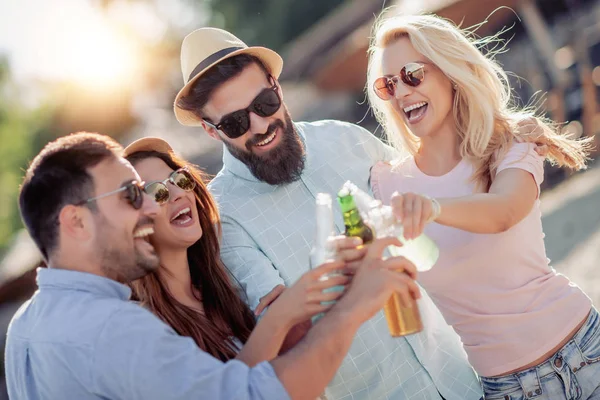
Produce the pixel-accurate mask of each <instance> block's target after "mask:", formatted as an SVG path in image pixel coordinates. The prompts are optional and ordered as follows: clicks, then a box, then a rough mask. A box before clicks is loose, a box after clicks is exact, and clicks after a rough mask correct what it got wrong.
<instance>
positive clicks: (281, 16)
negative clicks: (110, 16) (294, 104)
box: [96, 0, 348, 51]
mask: <svg viewBox="0 0 600 400" xmlns="http://www.w3.org/2000/svg"><path fill="white" fill-rule="evenodd" d="M139 1H145V2H151V3H154V4H155V5H158V6H160V5H162V6H164V4H163V3H166V2H170V3H171V4H172V2H173V1H174V0H96V3H97V4H98V5H100V6H101V7H104V8H105V9H108V8H110V7H111V6H112V5H113V4H115V3H125V2H128V3H135V2H139ZM178 1H180V2H181V3H185V4H186V5H191V6H192V7H194V8H195V9H197V10H200V11H203V12H204V11H207V12H208V13H209V14H210V17H209V18H208V21H209V24H210V25H212V26H216V27H220V28H223V29H227V30H230V31H232V32H234V33H235V34H236V36H238V37H240V38H241V39H242V40H243V41H245V42H246V43H251V44H252V45H262V46H266V47H270V48H272V49H274V50H278V51H281V50H282V48H283V47H284V46H285V45H286V44H287V43H288V42H289V41H291V40H293V39H295V38H296V37H298V35H300V34H301V33H303V32H304V31H305V30H306V29H308V28H310V27H311V26H312V25H313V24H314V23H315V22H316V21H318V20H319V19H321V18H322V17H324V16H325V15H327V14H328V13H329V12H331V11H333V10H334V9H336V8H337V7H338V6H339V5H341V4H342V3H344V1H348V0H319V1H315V0H310V1H298V0H178ZM158 8H161V7H158ZM199 23H201V22H200V21H195V22H194V27H199V26H201V25H198V24H199Z"/></svg>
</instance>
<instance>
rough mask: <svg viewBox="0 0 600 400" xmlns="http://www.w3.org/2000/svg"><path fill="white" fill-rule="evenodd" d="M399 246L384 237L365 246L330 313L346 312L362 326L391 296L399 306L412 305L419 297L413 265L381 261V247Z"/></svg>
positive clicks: (398, 260)
mask: <svg viewBox="0 0 600 400" xmlns="http://www.w3.org/2000/svg"><path fill="white" fill-rule="evenodd" d="M399 244H400V243H399V242H398V239H396V238H391V237H388V238H383V239H375V240H374V241H373V242H372V243H371V244H369V245H368V246H366V248H367V252H366V255H365V257H364V258H363V259H362V262H361V263H360V265H359V267H358V268H357V270H356V274H355V275H354V277H353V279H352V282H351V283H350V284H349V286H348V289H347V290H346V293H345V294H344V296H342V297H341V299H340V300H338V302H337V304H336V305H335V306H334V307H333V308H332V310H331V312H333V311H334V310H336V311H337V312H339V311H342V312H349V313H351V314H352V318H354V319H356V320H357V322H359V323H362V322H365V321H366V320H368V319H370V318H371V317H373V315H375V313H377V312H378V311H379V310H381V308H382V307H383V306H384V305H385V304H386V302H387V301H388V300H389V299H390V297H391V296H392V295H393V294H396V295H397V296H398V298H399V301H400V302H401V305H402V306H404V307H411V306H413V305H414V300H415V299H418V298H420V297H421V294H420V291H419V287H418V285H417V284H416V283H415V281H414V279H413V278H414V277H415V276H416V273H417V272H416V268H415V266H414V264H413V263H411V262H410V261H408V260H407V259H406V258H404V257H390V258H387V259H385V260H383V258H382V257H383V251H384V250H385V248H387V247H388V246H398V245H399ZM399 272H405V273H399Z"/></svg>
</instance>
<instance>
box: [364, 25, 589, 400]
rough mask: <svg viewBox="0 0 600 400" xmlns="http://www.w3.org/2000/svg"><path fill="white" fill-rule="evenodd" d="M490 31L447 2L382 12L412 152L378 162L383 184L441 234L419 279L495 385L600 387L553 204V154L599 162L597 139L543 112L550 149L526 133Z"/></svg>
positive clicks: (371, 89) (414, 223) (385, 53)
mask: <svg viewBox="0 0 600 400" xmlns="http://www.w3.org/2000/svg"><path fill="white" fill-rule="evenodd" d="M492 40H494V39H492ZM483 42H484V41H480V42H479V43H483ZM477 45H478V43H477V41H476V40H474V37H473V36H471V35H469V34H468V33H465V32H463V31H461V30H459V29H458V28H457V27H456V26H455V25H453V24H452V23H450V22H448V21H446V20H443V19H441V18H439V17H436V16H394V15H389V14H387V15H383V16H382V17H380V19H379V20H378V22H377V24H376V28H375V32H374V37H373V39H372V43H371V48H370V59H369V70H368V86H367V90H368V98H369V101H370V103H371V106H372V107H373V109H374V111H375V113H376V116H377V118H378V120H379V122H380V123H381V124H382V125H383V127H384V129H385V131H386V133H387V136H388V138H389V140H390V142H391V143H393V144H394V145H395V146H396V147H397V148H399V149H400V150H401V151H403V152H404V154H405V157H403V158H402V159H400V160H397V161H396V162H395V163H392V164H382V163H380V164H377V165H376V166H374V167H373V169H372V173H371V181H372V186H373V191H374V193H375V195H376V196H377V197H378V198H380V199H381V200H383V201H384V202H385V203H388V204H389V203H391V204H392V206H393V207H394V210H395V212H396V215H397V216H398V217H399V218H400V219H401V220H402V222H403V224H404V226H405V236H406V237H407V238H413V237H416V236H418V235H420V234H421V233H422V232H423V231H425V233H426V234H428V235H429V236H430V237H432V238H433V239H434V240H435V241H436V242H437V244H438V245H439V247H440V259H439V261H438V263H437V264H436V265H435V266H434V267H433V269H431V270H430V271H427V272H422V273H420V274H419V281H420V283H421V284H422V285H423V287H424V288H425V289H426V290H427V291H428V293H429V294H430V295H431V297H432V298H433V300H434V301H435V302H436V304H437V306H438V307H439V308H440V310H441V311H442V313H443V314H444V317H445V318H446V321H447V322H448V323H449V324H451V325H452V326H453V327H454V329H455V330H456V332H457V333H458V334H459V335H460V336H461V338H462V341H463V344H464V347H465V350H466V352H467V354H468V356H469V361H470V362H471V364H472V366H473V367H474V369H475V370H476V371H477V372H478V374H479V375H480V376H481V381H482V386H483V389H484V393H485V395H486V398H487V399H524V398H527V399H539V400H541V399H552V400H555V399H600V318H599V316H598V312H597V311H596V310H595V309H594V308H593V307H592V304H591V301H590V299H589V298H588V297H587V296H586V295H585V294H584V293H583V292H582V291H581V290H580V289H579V288H578V287H577V286H576V285H575V284H573V283H572V282H570V281H569V280H568V279H567V278H566V277H565V276H562V275H560V274H557V273H556V272H555V271H554V270H553V269H552V268H551V267H550V266H549V265H548V260H547V258H546V253H545V249H544V241H543V237H544V234H543V232H542V224H541V213H540V208H539V193H540V184H541V183H542V180H543V177H544V170H543V164H544V158H547V159H548V160H550V161H552V162H555V163H557V164H559V165H563V166H567V167H571V168H573V169H582V168H585V162H586V159H587V152H588V147H589V141H585V140H580V141H577V140H572V139H570V138H568V137H565V136H563V135H561V134H559V133H557V132H556V131H555V130H554V129H553V128H552V127H551V126H549V125H546V124H544V123H543V122H540V127H541V133H540V138H538V139H536V140H537V141H540V142H542V143H543V144H544V145H546V150H547V151H546V152H545V155H546V156H545V157H543V156H540V155H539V154H538V153H537V152H536V151H535V145H534V144H531V143H522V142H523V141H527V139H528V138H524V137H522V136H523V134H521V133H519V130H518V129H516V128H517V126H518V124H519V121H522V120H523V119H524V118H527V117H528V115H527V114H526V113H525V112H524V111H523V110H517V109H514V108H511V106H510V89H509V85H508V80H507V77H506V74H505V72H504V71H503V70H502V68H501V67H500V66H499V65H498V64H497V63H496V62H494V61H493V58H492V57H491V56H490V55H488V56H484V55H483V54H482V52H480V51H479V50H478V47H477ZM395 192H400V193H404V194H401V195H400V194H397V193H396V194H394V193H395ZM430 222H432V223H430ZM428 223H429V224H428Z"/></svg>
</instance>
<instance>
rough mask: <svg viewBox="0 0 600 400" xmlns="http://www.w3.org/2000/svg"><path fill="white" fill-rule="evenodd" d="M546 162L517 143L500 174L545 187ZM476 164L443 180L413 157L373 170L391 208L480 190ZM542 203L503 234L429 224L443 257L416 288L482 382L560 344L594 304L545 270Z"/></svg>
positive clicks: (429, 232)
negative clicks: (526, 176) (414, 197)
mask: <svg viewBox="0 0 600 400" xmlns="http://www.w3.org/2000/svg"><path fill="white" fill-rule="evenodd" d="M543 162H544V160H543V159H542V157H540V156H539V155H538V154H537V153H536V152H535V150H534V145H532V144H528V143H515V144H513V146H512V147H511V149H510V150H509V152H508V154H507V155H506V157H505V158H504V160H502V163H501V164H500V166H499V168H498V172H500V171H502V170H504V169H507V168H519V169H523V170H525V171H528V172H529V173H531V175H532V176H533V177H534V179H535V182H536V183H537V185H538V191H539V185H540V184H541V182H542V180H543V177H544V169H543ZM473 172H474V169H473V166H472V165H471V164H470V163H469V162H468V161H466V160H462V161H461V162H460V163H459V164H458V165H457V166H456V167H455V168H454V169H452V170H451V171H450V172H448V173H447V174H445V175H443V176H429V175H425V174H424V173H423V172H421V171H420V170H419V168H418V167H417V165H416V163H415V161H414V158H412V157H411V158H410V159H408V160H406V161H405V162H403V163H401V164H399V165H395V166H394V167H391V166H390V165H389V164H385V163H378V164H377V165H375V166H374V167H373V169H372V171H371V185H372V188H373V193H374V194H375V196H376V197H377V198H378V199H380V200H382V201H383V203H385V204H389V202H390V198H391V196H392V194H393V193H394V192H395V191H398V192H400V193H402V192H413V193H419V194H425V195H428V196H431V197H436V198H444V197H460V196H467V195H471V194H473V193H475V192H476V189H475V184H474V183H473V182H471V180H470V179H471V176H472V174H473ZM539 205H540V204H539V199H538V200H537V201H536V203H535V205H534V207H533V209H532V210H531V212H530V213H529V215H527V217H525V219H523V220H522V221H521V222H519V223H518V224H516V225H515V226H513V227H512V228H510V229H509V230H508V231H506V232H503V233H498V234H476V233H470V232H467V231H463V230H461V229H456V228H451V227H448V226H443V225H440V224H437V223H431V224H428V225H427V226H426V227H425V234H427V235H428V236H429V237H430V238H432V239H433V240H434V241H435V242H436V243H437V245H438V246H439V248H440V258H439V260H438V262H437V263H436V265H435V266H434V267H433V268H432V269H431V270H430V271H427V272H421V273H419V278H418V280H419V283H420V284H421V285H422V286H423V287H424V288H425V289H426V290H427V292H428V293H429V295H430V296H431V298H432V299H433V301H434V302H435V304H436V305H437V306H438V307H439V309H440V311H441V312H442V314H443V315H444V318H445V319H446V322H448V323H449V324H450V325H452V326H453V327H454V330H455V331H456V332H457V333H458V334H459V335H460V337H461V339H462V342H463V345H464V348H465V351H466V352H467V355H468V356H469V362H470V363H471V365H472V366H473V368H474V369H475V371H477V373H478V374H479V375H481V376H487V377H491V376H496V375H501V374H503V373H505V372H508V371H510V370H513V369H516V368H519V367H522V366H524V365H526V364H529V363H531V362H533V361H534V360H536V359H538V358H539V357H541V356H542V355H544V354H545V353H547V352H548V351H550V350H551V349H552V348H553V347H555V346H556V345H558V344H559V343H560V342H561V340H562V339H564V338H565V337H566V336H567V335H568V334H569V332H571V331H572V330H573V329H574V328H575V327H576V326H577V324H578V323H579V322H580V321H581V320H582V319H583V318H584V317H585V316H586V315H587V314H588V312H589V310H590V308H591V300H590V299H589V298H588V297H587V296H586V295H585V293H583V292H582V291H581V290H580V289H579V288H578V287H577V286H576V285H575V284H574V283H572V282H570V281H569V280H568V279H567V278H566V277H565V276H563V275H561V274H558V273H556V271H555V270H554V269H553V268H551V267H550V266H549V265H548V262H549V260H548V259H547V258H546V250H545V247H544V233H543V231H542V222H541V212H540V207H539Z"/></svg>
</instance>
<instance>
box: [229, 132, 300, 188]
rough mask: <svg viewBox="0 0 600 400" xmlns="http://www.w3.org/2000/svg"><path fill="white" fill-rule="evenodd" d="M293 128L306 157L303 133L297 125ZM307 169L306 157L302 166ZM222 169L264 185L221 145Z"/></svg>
mask: <svg viewBox="0 0 600 400" xmlns="http://www.w3.org/2000/svg"><path fill="white" fill-rule="evenodd" d="M294 127H295V128H296V132H297V133H298V135H299V136H300V140H302V143H303V144H304V148H305V152H306V154H307V156H308V150H307V149H306V136H305V135H304V132H302V129H301V128H300V126H298V124H294ZM307 167H308V157H307V160H306V161H305V165H304V168H305V169H306V168H307ZM223 168H224V169H227V170H228V171H229V172H231V173H233V174H234V175H237V176H238V177H240V178H242V179H245V180H247V181H252V182H261V183H264V182H262V181H259V180H258V179H256V177H255V176H254V175H252V172H250V169H248V167H247V166H246V164H244V163H243V162H241V161H240V160H238V159H237V158H235V157H234V156H233V155H232V154H231V153H230V152H229V150H228V149H227V146H225V145H223ZM265 185H268V184H267V183H265Z"/></svg>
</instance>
